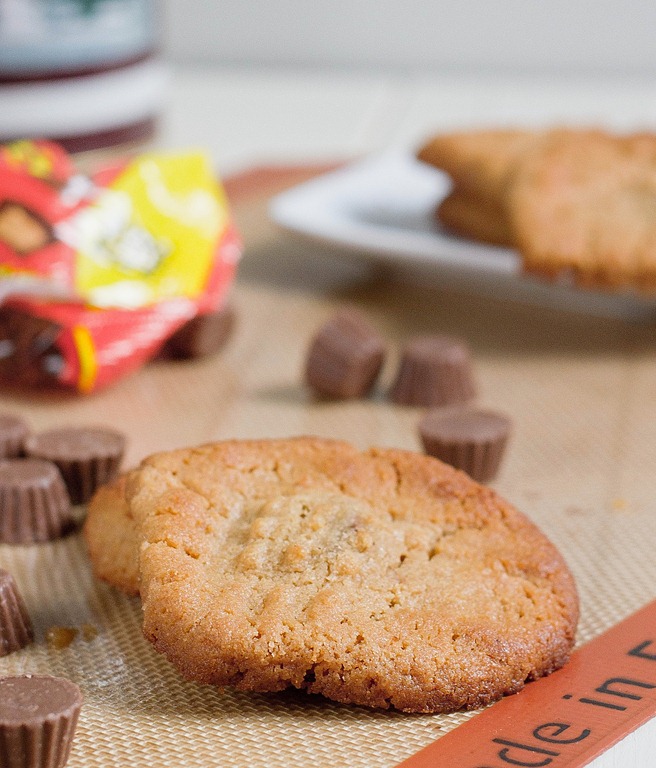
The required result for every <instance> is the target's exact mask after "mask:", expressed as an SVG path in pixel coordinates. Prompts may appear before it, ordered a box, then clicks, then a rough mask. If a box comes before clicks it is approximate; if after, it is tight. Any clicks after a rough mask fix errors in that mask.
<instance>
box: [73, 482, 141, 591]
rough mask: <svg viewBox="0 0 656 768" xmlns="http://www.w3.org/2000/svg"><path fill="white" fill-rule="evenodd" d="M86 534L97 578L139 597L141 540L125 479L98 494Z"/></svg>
mask: <svg viewBox="0 0 656 768" xmlns="http://www.w3.org/2000/svg"><path fill="white" fill-rule="evenodd" d="M83 532H84V538H85V540H86V544H87V550H88V552H89V557H90V559H91V565H92V568H93V572H94V575H95V576H96V577H97V578H99V579H103V580H104V581H107V582H108V583H109V584H111V585H112V586H113V587H116V589H120V590H121V592H125V593H126V594H128V595H138V594H139V539H138V537H137V531H136V528H135V523H134V519H133V517H132V513H131V511H130V508H129V506H128V504H127V501H126V500H125V477H123V476H122V477H119V478H117V479H116V480H115V481H114V482H112V483H110V484H109V485H105V486H101V487H100V488H99V489H98V490H97V491H96V493H95V494H94V496H93V498H92V499H91V501H90V502H89V506H88V511H87V518H86V520H85V522H84V528H83Z"/></svg>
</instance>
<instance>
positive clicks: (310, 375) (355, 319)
mask: <svg viewBox="0 0 656 768" xmlns="http://www.w3.org/2000/svg"><path fill="white" fill-rule="evenodd" d="M384 358H385V343H384V341H383V339H382V337H381V336H380V335H379V334H378V333H377V332H376V330H375V329H374V328H372V326H371V325H370V324H369V322H368V321H367V319H366V318H365V317H364V316H363V315H362V314H361V313H360V312H358V311H357V310H355V309H344V310H341V311H339V312H337V313H336V314H335V315H334V316H333V317H331V318H330V319H329V320H328V321H327V322H326V323H324V325H322V326H321V328H320V329H319V331H318V332H317V334H316V335H315V336H314V338H313V339H312V342H311V344H310V348H309V350H308V354H307V359H306V365H305V380H306V382H307V384H308V385H309V387H310V388H311V389H312V390H314V391H315V392H316V393H317V394H318V395H321V396H322V397H331V398H340V399H347V398H354V397H363V396H364V395H366V394H367V393H368V392H369V391H370V390H371V389H372V387H373V385H374V384H375V382H376V378H377V376H378V374H379V372H380V369H381V367H382V365H383V360H384Z"/></svg>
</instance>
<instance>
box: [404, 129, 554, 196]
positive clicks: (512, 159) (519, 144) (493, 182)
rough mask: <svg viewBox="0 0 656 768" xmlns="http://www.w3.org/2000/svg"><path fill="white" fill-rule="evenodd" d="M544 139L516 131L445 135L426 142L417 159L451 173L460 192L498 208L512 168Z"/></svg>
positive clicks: (520, 130)
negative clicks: (525, 153)
mask: <svg viewBox="0 0 656 768" xmlns="http://www.w3.org/2000/svg"><path fill="white" fill-rule="evenodd" d="M541 136H542V132H540V131H532V130H523V129H513V128H508V129H504V128H499V129H484V130H472V131H456V132H453V133H444V134H440V135H437V136H434V137H433V138H432V139H430V140H429V141H428V142H426V143H425V144H424V146H423V147H421V148H420V149H419V151H418V153H417V158H418V159H419V160H421V161H422V162H424V163H428V164H429V165H433V166H435V167H436V168H439V169H440V170H442V171H444V172H445V173H448V174H449V176H451V179H452V180H453V183H454V186H456V187H457V188H459V190H460V191H461V192H465V193H467V194H468V195H471V196H472V197H473V198H475V199H476V200H478V201H479V202H482V203H489V204H497V205H498V204H499V202H500V201H501V200H502V198H503V195H504V194H505V191H506V183H507V177H508V173H509V171H510V170H511V168H512V166H513V165H514V164H515V163H516V162H517V160H518V159H519V158H520V157H521V155H522V154H523V153H524V152H526V151H527V150H529V149H530V148H531V147H532V146H533V144H534V143H535V142H536V141H539V140H540V138H541Z"/></svg>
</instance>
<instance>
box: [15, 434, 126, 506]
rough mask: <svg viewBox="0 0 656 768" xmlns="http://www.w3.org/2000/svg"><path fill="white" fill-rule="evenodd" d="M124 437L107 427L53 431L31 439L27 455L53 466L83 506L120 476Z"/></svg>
mask: <svg viewBox="0 0 656 768" xmlns="http://www.w3.org/2000/svg"><path fill="white" fill-rule="evenodd" d="M124 450H125V437H124V436H123V435H122V434H121V433H120V432H117V431H115V430H113V429H107V428H104V427H78V428H74V427H71V428H65V429H53V430H50V431H49V432H42V433H40V434H38V435H30V436H29V437H28V438H27V440H26V441H25V452H26V453H27V455H28V456H34V457H38V458H42V459H47V460H48V461H52V462H54V463H55V464H56V465H57V466H58V467H59V471H60V472H61V474H62V477H63V478H64V482H65V483H66V488H67V489H68V493H69V495H70V497H71V501H72V502H73V504H83V503H85V502H86V501H88V500H89V499H90V498H91V496H93V493H94V491H95V490H96V488H98V487H99V486H101V485H103V484H104V483H107V482H109V481H110V480H113V479H114V477H116V475H117V474H118V471H119V467H120V465H121V460H122V458H123V452H124Z"/></svg>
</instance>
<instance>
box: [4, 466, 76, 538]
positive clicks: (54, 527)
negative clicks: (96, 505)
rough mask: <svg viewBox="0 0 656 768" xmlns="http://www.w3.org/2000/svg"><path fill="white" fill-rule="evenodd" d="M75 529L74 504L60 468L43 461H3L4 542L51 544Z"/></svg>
mask: <svg viewBox="0 0 656 768" xmlns="http://www.w3.org/2000/svg"><path fill="white" fill-rule="evenodd" d="M72 527H73V517H72V515H71V502H70V498H69V496H68V492H67V491H66V486H65V485H64V481H63V479H62V476H61V474H60V472H59V470H58V469H57V467H56V466H55V465H54V464H53V463H52V462H50V461H45V460H43V459H4V460H2V461H0V541H2V542H5V543H7V544H30V543H32V542H37V541H49V540H51V539H56V538H58V537H59V536H62V535H63V534H65V533H67V532H68V531H69V530H71V528H72Z"/></svg>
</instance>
